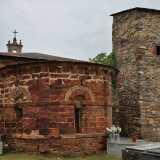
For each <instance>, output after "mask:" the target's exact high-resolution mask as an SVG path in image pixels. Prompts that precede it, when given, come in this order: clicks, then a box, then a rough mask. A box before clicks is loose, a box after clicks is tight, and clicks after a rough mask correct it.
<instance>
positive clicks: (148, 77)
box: [113, 9, 160, 141]
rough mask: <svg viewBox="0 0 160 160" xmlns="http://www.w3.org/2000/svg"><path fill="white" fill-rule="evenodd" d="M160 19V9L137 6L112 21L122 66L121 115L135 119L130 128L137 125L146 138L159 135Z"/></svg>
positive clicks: (156, 137)
mask: <svg viewBox="0 0 160 160" xmlns="http://www.w3.org/2000/svg"><path fill="white" fill-rule="evenodd" d="M159 19H160V12H153V11H146V10H144V11H143V10H138V9H137V10H132V11H129V12H125V13H121V14H119V15H116V16H115V17H114V23H113V45H114V49H115V51H116V53H117V58H118V62H119V68H120V74H119V79H118V81H119V98H120V109H119V110H120V116H121V117H120V118H121V119H122V121H124V118H122V116H123V115H125V117H127V119H125V120H126V121H127V122H128V123H130V121H132V123H130V124H131V128H132V127H133V128H135V126H137V127H138V128H136V130H138V131H139V134H140V135H141V136H142V137H143V138H147V139H150V140H154V141H159V139H160V134H159V129H160V126H159V124H160V119H159V111H160V110H159V101H160V92H159V91H160V88H159V77H160V71H159V65H160V59H159V56H158V55H156V46H157V45H159V44H160V38H159V37H160V28H159V26H160V21H159ZM127 83H128V84H127ZM126 95H127V96H126ZM123 98H124V99H125V101H123ZM121 108H123V110H122V109H121ZM131 108H132V111H131V112H130V113H131V114H129V113H128V112H129V110H130V109H131ZM135 122H136V123H135ZM129 126H130V125H129ZM125 127H126V128H127V127H128V126H125Z"/></svg>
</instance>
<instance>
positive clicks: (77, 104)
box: [75, 97, 84, 133]
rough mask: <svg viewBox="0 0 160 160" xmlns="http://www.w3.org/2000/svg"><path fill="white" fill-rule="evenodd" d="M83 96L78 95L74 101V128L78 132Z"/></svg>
mask: <svg viewBox="0 0 160 160" xmlns="http://www.w3.org/2000/svg"><path fill="white" fill-rule="evenodd" d="M83 99H84V98H83V97H78V99H77V100H76V101H75V129H76V133H80V132H81V129H82V127H83V126H82V125H83V108H84V107H83Z"/></svg>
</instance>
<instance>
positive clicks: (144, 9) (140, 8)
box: [111, 7, 160, 16]
mask: <svg viewBox="0 0 160 160" xmlns="http://www.w3.org/2000/svg"><path fill="white" fill-rule="evenodd" d="M134 10H137V11H148V12H159V13H160V10H158V9H151V8H142V7H134V8H130V9H127V10H123V11H120V12H116V13H113V14H111V16H115V15H118V14H121V13H125V12H130V11H134Z"/></svg>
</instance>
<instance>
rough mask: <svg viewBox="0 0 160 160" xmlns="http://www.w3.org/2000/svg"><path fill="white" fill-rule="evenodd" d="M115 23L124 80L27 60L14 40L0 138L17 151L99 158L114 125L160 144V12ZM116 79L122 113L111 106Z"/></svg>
mask: <svg viewBox="0 0 160 160" xmlns="http://www.w3.org/2000/svg"><path fill="white" fill-rule="evenodd" d="M112 16H113V50H114V52H115V54H116V58H117V62H118V64H117V65H118V70H119V72H118V71H117V70H116V69H115V68H113V67H110V66H106V65H101V64H94V63H90V62H87V61H80V60H75V59H69V58H63V57H56V56H51V55H47V54H41V53H23V52H22V48H23V44H22V42H21V41H20V42H18V41H17V38H16V35H15V36H14V38H13V41H12V42H11V41H8V43H7V48H8V52H0V93H1V94H0V133H1V135H2V136H3V138H4V141H5V142H6V143H7V144H8V145H9V148H10V149H11V150H15V151H23V152H40V153H44V152H49V153H58V154H82V153H83V154H84V153H87V154H88V153H95V152H98V151H101V150H104V149H105V147H106V145H105V128H106V127H110V126H111V125H112V118H113V119H114V121H115V122H116V123H119V125H120V126H121V127H122V130H123V134H126V135H128V136H130V135H133V134H137V136H139V137H142V138H146V139H150V140H153V141H160V85H159V84H160V81H159V79H160V32H159V31H160V10H155V9H147V8H132V9H129V10H125V11H121V12H118V13H115V14H112ZM115 77H116V78H117V93H118V94H117V98H116V99H115V101H118V105H113V104H114V103H113V101H112V99H114V94H112V85H111V84H112V79H113V78H115ZM112 106H113V107H114V110H113V116H112Z"/></svg>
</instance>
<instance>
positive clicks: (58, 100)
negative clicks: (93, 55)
mask: <svg viewBox="0 0 160 160" xmlns="http://www.w3.org/2000/svg"><path fill="white" fill-rule="evenodd" d="M112 71H113V70H112V69H110V68H106V67H104V66H97V65H95V64H90V65H89V64H80V63H79V64H78V63H77V64H72V63H65V62H54V63H53V62H48V63H47V62H42V63H31V64H23V65H16V66H10V67H6V68H5V69H2V70H1V72H0V92H1V97H0V106H1V107H0V112H1V114H0V115H1V118H0V119H1V123H0V124H1V126H0V127H1V133H2V134H5V135H6V136H7V140H8V143H9V145H10V147H11V148H12V149H16V148H14V147H13V146H14V145H15V146H19V145H23V144H25V141H26V143H28V142H30V144H28V145H33V146H34V140H35V141H36V139H41V140H40V141H43V139H47V138H48V137H50V138H49V139H56V138H59V139H60V140H59V141H57V143H59V142H60V141H63V140H62V137H61V135H73V134H77V132H76V128H75V104H76V102H77V100H78V98H79V97H80V98H82V99H83V104H82V105H83V108H82V117H81V121H82V122H81V123H82V124H81V128H80V133H78V134H84V135H86V134H97V133H100V134H102V135H104V132H105V128H106V127H107V126H110V125H111V120H112V118H111V117H109V115H111V114H110V113H109V112H108V111H111V109H109V108H111V107H112V106H111V103H112V102H111V72H112ZM19 114H20V115H19ZM93 137H94V136H93ZM101 137H103V136H101ZM90 138H91V137H90ZM33 139H34V140H33ZM83 139H84V137H83ZM87 139H88V138H87V137H86V141H88V140H87ZM94 139H95V140H94V141H96V138H94ZM97 140H98V139H97ZM22 141H23V143H22V144H21V142H22ZM73 141H74V140H73ZM45 142H46V143H48V141H45ZM61 143H62V142H61ZM61 143H60V144H61ZM69 143H70V147H71V148H72V147H73V152H74V148H75V147H76V146H74V143H73V146H72V143H71V142H69ZM76 143H77V142H76ZM60 144H57V145H60ZM100 144H101V145H102V146H101V147H100V148H101V149H102V148H104V143H100ZM41 145H42V144H41ZM82 145H83V144H82ZM94 145H95V147H93V148H95V149H97V150H99V147H96V146H97V145H98V142H97V145H96V143H95V144H94ZM44 146H45V144H44ZM25 147H27V145H23V147H22V148H24V150H27V149H25ZM61 147H62V146H61ZM64 147H65V145H64ZM90 147H91V146H90V145H88V150H90ZM52 149H53V148H52ZM59 149H60V147H59ZM95 149H94V150H95ZM36 150H37V152H40V150H41V149H39V147H37V148H36ZM42 150H43V149H42ZM49 150H51V148H48V150H47V151H49ZM80 150H81V152H83V150H82V149H79V152H80ZM91 150H92V149H91ZM92 151H93V150H92ZM57 152H58V151H57Z"/></svg>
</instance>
